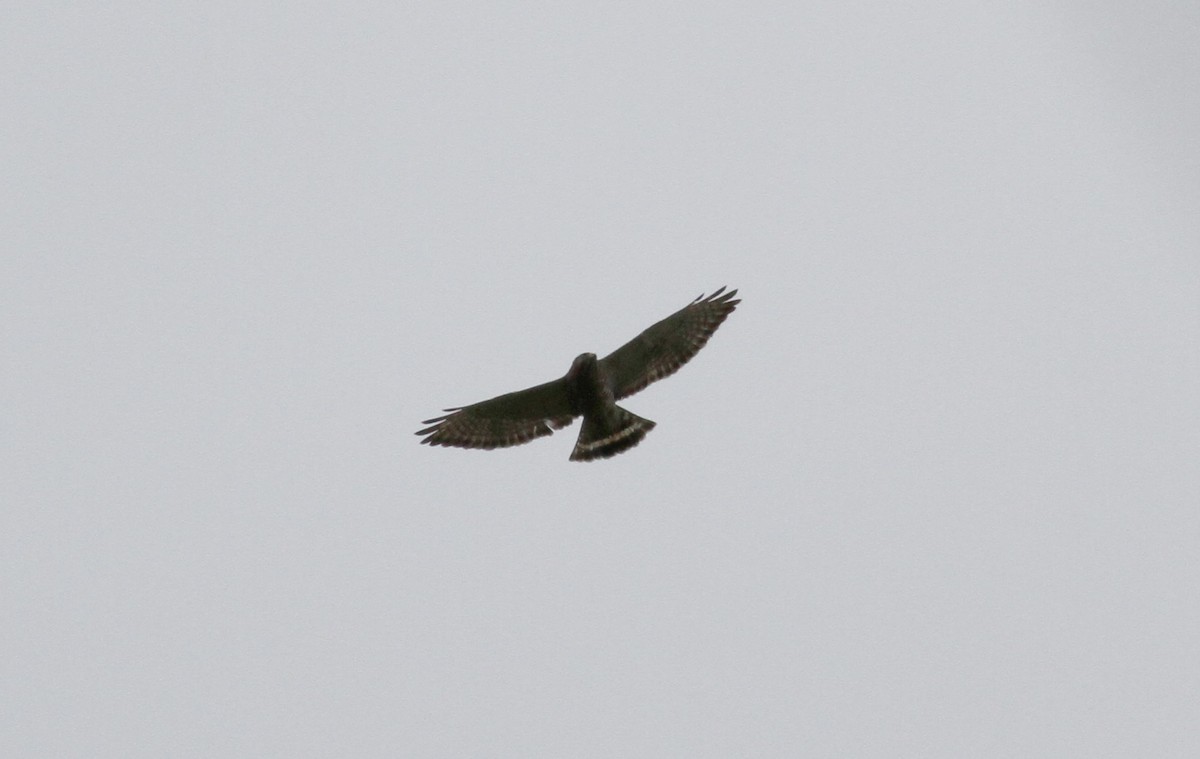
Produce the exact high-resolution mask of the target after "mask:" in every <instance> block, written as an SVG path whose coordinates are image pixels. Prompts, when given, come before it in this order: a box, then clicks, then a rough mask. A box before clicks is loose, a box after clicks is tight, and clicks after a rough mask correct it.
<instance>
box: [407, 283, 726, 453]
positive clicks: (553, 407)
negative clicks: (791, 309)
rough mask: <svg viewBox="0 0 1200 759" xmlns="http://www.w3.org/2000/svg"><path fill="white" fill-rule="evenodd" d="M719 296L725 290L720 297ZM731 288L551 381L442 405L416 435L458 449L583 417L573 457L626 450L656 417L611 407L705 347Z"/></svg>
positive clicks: (499, 442)
mask: <svg viewBox="0 0 1200 759" xmlns="http://www.w3.org/2000/svg"><path fill="white" fill-rule="evenodd" d="M722 293H724V294H722ZM735 295H737V290H730V291H729V292H725V288H724V287H722V288H721V289H720V290H717V291H716V292H715V293H713V294H712V295H709V296H708V297H705V296H703V295H701V296H700V297H699V298H696V299H695V300H694V301H692V302H691V303H690V304H688V305H686V306H684V307H683V308H681V309H679V310H678V311H676V312H675V313H673V314H671V315H670V316H668V317H667V318H666V319H663V320H662V321H660V322H658V323H657V324H655V325H654V326H652V327H650V328H649V329H647V330H645V331H644V332H642V334H640V335H638V336H637V337H635V338H633V339H632V340H630V341H629V342H627V343H625V344H624V345H622V346H621V347H620V348H617V349H616V350H615V351H613V352H612V353H610V354H608V355H607V356H605V357H604V358H601V359H597V358H596V354H595V353H581V354H579V355H578V356H577V357H576V358H575V361H574V362H572V363H571V368H570V369H569V370H567V373H566V374H565V375H564V376H562V377H559V378H558V379H556V380H552V381H550V382H546V383H545V384H541V385H537V386H535V387H530V388H526V389H525V390H518V391H516V392H515V393H507V394H505V395H499V396H496V397H495V398H492V399H491V400H487V401H480V402H479V403H475V404H472V405H470V406H462V407H457V408H448V409H445V411H447V412H449V413H447V414H446V415H445V416H439V417H436V418H434V419H426V420H425V421H424V422H422V424H428V425H431V426H429V427H426V428H425V429H423V430H420V431H419V432H417V433H416V434H418V435H425V436H426V437H425V439H423V440H422V441H421V442H422V443H427V444H429V445H446V446H455V447H458V448H488V449H490V448H504V447H507V446H510V445H520V444H522V443H528V442H529V441H530V440H533V439H534V438H539V437H542V436H544V435H550V434H552V433H553V431H554V430H557V429H561V428H563V427H566V426H567V425H569V424H570V423H571V422H572V421H574V419H575V417H577V416H582V417H583V425H582V428H581V429H580V430H579V438H578V440H576V442H575V450H573V451H572V452H571V461H591V460H592V459H606V458H609V457H610V456H615V455H617V454H618V453H621V452H622V451H626V450H628V449H630V448H632V447H634V446H635V445H637V444H638V443H640V442H642V438H644V437H646V433H647V432H649V431H650V430H652V429H654V422H652V421H650V420H649V419H643V418H642V417H640V416H638V415H637V414H632V413H630V412H629V411H626V410H625V409H623V408H621V407H620V406H618V405H617V403H616V402H617V401H619V400H621V399H622V398H627V397H629V396H631V395H633V394H634V393H636V392H638V391H639V390H641V389H642V388H644V387H646V386H647V385H649V384H650V383H651V382H655V381H657V380H660V379H662V378H663V377H669V376H670V375H672V374H674V373H675V372H676V371H678V369H679V367H681V366H683V365H684V364H686V363H687V362H688V361H689V360H691V358H692V356H695V355H696V353H698V352H699V351H700V349H701V348H703V347H704V345H705V343H707V342H708V339H709V338H710V337H712V334H713V332H716V331H717V327H719V326H721V322H723V321H725V318H726V317H727V316H729V314H731V313H733V310H734V309H735V308H736V307H737V304H738V303H741V301H740V300H734V296H735Z"/></svg>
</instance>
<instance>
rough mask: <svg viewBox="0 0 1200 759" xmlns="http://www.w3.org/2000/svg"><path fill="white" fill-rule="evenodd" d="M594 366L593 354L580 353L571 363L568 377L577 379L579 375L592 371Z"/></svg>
mask: <svg viewBox="0 0 1200 759" xmlns="http://www.w3.org/2000/svg"><path fill="white" fill-rule="evenodd" d="M595 366H596V354H595V353H580V354H579V355H578V356H576V357H575V360H574V361H572V362H571V369H570V371H568V372H567V376H568V377H578V376H580V375H581V374H583V373H585V372H587V371H589V370H592V369H594V368H595Z"/></svg>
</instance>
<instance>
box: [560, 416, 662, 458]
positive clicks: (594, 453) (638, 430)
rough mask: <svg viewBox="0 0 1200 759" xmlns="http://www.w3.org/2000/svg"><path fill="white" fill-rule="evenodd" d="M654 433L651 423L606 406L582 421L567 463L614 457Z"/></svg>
mask: <svg viewBox="0 0 1200 759" xmlns="http://www.w3.org/2000/svg"><path fill="white" fill-rule="evenodd" d="M652 429H654V422H652V421H650V420H649V419H643V418H642V417H640V416H638V415H637V414H633V413H630V412H629V411H626V410H625V409H623V408H621V407H620V406H618V405H616V404H615V403H614V404H609V405H608V406H606V407H605V408H604V409H603V410H602V411H601V412H600V413H598V414H589V415H585V416H584V417H583V427H582V428H581V429H580V430H579V439H578V440H576V441H575V450H574V451H572V452H571V461H591V460H592V459H607V458H609V457H611V456H616V455H617V454H618V453H620V452H621V451H625V450H628V449H630V448H632V447H634V446H635V445H637V444H638V443H640V442H642V438H644V437H646V433H647V432H649V431H650V430H652Z"/></svg>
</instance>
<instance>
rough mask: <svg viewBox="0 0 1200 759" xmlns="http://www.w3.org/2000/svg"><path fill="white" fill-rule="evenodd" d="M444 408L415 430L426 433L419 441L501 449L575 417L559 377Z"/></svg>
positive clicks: (568, 422)
mask: <svg viewBox="0 0 1200 759" xmlns="http://www.w3.org/2000/svg"><path fill="white" fill-rule="evenodd" d="M445 410H446V411H450V412H452V413H449V414H447V415H446V416H439V417H437V418H434V419H426V420H425V421H424V422H421V424H429V425H432V426H431V427H426V428H425V429H423V430H421V431H419V432H417V433H416V434H418V435H428V437H426V438H425V439H424V440H422V441H421V442H422V443H428V444H429V445H449V446H457V447H459V448H505V447H507V446H510V445H520V444H521V443H528V442H529V441H530V440H533V439H534V438H539V437H542V436H543V435H549V434H551V433H552V432H553V431H554V430H557V429H559V428H561V427H566V426H567V425H568V424H570V423H571V421H572V420H573V419H574V418H575V415H574V414H572V413H571V403H570V399H569V398H568V397H567V384H566V382H565V381H564V380H563V379H556V380H554V381H553V382H547V383H546V384H544V385H538V386H536V387H531V388H527V389H525V390H518V391H517V392H515V393H508V394H506V395H500V396H497V397H495V398H492V399H491V400H486V401H480V402H479V403H475V404H472V405H470V406H464V407H462V408H448V409H445Z"/></svg>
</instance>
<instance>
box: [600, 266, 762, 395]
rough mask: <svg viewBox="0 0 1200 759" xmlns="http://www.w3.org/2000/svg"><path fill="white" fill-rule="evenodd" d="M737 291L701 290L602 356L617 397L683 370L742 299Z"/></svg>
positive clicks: (630, 393) (605, 369)
mask: <svg viewBox="0 0 1200 759" xmlns="http://www.w3.org/2000/svg"><path fill="white" fill-rule="evenodd" d="M737 292H738V291H737V290H736V289H734V290H730V291H729V292H725V287H724V286H722V287H721V288H720V289H719V290H717V291H716V292H714V293H713V294H712V295H709V296H707V297H706V296H705V295H703V294H701V295H700V296H699V297H698V298H696V299H695V300H693V301H692V302H691V303H689V304H688V305H686V306H684V307H683V308H681V309H680V310H678V311H676V312H675V313H673V314H671V315H670V316H668V317H667V318H665V319H663V320H662V321H660V322H658V323H656V324H654V325H653V326H651V327H650V328H649V329H646V330H645V331H643V332H642V333H641V334H640V335H638V336H637V337H635V338H634V339H632V340H630V341H629V342H627V343H625V344H624V345H622V346H621V347H620V348H617V349H616V350H615V351H613V352H612V353H610V354H609V355H607V356H605V357H604V358H603V359H601V361H600V363H601V365H602V367H603V369H604V371H605V373H606V374H607V375H608V376H609V377H610V378H611V380H612V386H613V394H614V395H615V396H616V398H617V399H618V400H619V399H621V398H626V397H628V396H630V395H633V394H634V393H636V392H638V391H639V390H642V389H643V388H645V387H646V386H647V385H649V384H650V383H652V382H657V381H658V380H660V379H663V378H664V377H669V376H671V375H672V374H674V373H675V372H677V371H679V369H680V367H682V366H683V365H684V364H686V363H687V362H688V361H690V360H691V359H692V357H693V356H695V355H696V354H697V353H699V352H700V349H701V348H703V347H704V346H705V345H706V344H707V343H708V340H709V338H711V337H712V336H713V333H714V332H716V331H717V327H720V326H721V323H722V322H724V321H725V319H726V318H728V317H729V315H730V314H731V313H733V311H734V309H735V308H737V305H738V304H739V303H741V302H742V301H741V300H740V299H735V296H736V295H737Z"/></svg>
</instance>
